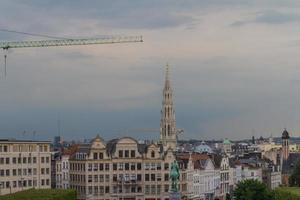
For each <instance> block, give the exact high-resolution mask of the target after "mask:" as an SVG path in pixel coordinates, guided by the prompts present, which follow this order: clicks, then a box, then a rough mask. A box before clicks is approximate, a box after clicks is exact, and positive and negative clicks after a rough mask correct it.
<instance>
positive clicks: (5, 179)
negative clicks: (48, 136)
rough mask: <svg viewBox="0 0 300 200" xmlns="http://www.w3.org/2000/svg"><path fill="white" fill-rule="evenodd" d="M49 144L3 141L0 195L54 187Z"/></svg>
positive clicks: (1, 143)
mask: <svg viewBox="0 0 300 200" xmlns="http://www.w3.org/2000/svg"><path fill="white" fill-rule="evenodd" d="M50 160H51V153H50V142H47V141H26V140H0V194H1V195H4V194H9V193H14V192H18V191H21V190H25V189H29V188H41V189H45V188H50V187H51V172H50V170H51V161H50Z"/></svg>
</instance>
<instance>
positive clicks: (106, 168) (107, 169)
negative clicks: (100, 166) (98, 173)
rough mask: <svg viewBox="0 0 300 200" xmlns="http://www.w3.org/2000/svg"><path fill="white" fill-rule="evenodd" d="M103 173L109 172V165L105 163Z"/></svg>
mask: <svg viewBox="0 0 300 200" xmlns="http://www.w3.org/2000/svg"><path fill="white" fill-rule="evenodd" d="M105 171H109V163H105Z"/></svg>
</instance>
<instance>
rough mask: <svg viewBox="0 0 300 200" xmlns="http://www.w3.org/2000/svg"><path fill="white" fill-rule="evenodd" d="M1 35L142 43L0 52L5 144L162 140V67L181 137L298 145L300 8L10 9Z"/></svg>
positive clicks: (48, 0) (140, 4) (10, 4)
mask: <svg viewBox="0 0 300 200" xmlns="http://www.w3.org/2000/svg"><path fill="white" fill-rule="evenodd" d="M0 29H10V30H17V31H22V32H30V33H37V34H46V35H51V36H57V37H66V38H92V37H103V36H107V35H121V36H123V35H133V36H135V35H142V36H143V39H144V42H143V43H130V44H108V45H91V46H72V47H49V48H28V49H13V50H9V52H8V55H7V57H8V60H7V65H8V66H7V77H4V75H3V73H4V67H3V64H4V59H3V57H4V56H3V55H4V53H3V52H1V55H0V137H1V138H23V139H32V138H33V136H32V133H33V132H35V133H36V134H35V137H34V139H47V140H50V139H52V138H53V137H54V136H55V135H58V134H59V133H60V134H61V135H62V137H63V138H64V139H65V140H72V139H75V140H77V139H84V138H93V137H95V136H96V135H97V134H99V135H100V136H102V137H103V138H104V139H106V140H109V139H112V138H116V137H122V136H132V137H134V138H137V139H158V138H159V133H158V132H155V131H154V132H143V131H142V130H141V129H157V130H158V129H159V125H160V109H161V104H162V89H163V84H164V72H165V65H166V63H169V65H170V67H171V69H170V70H171V83H172V87H173V91H174V106H175V112H176V125H177V127H178V128H182V129H184V131H185V132H184V134H183V135H181V136H180V139H199V140H206V139H223V138H229V139H231V140H237V139H242V138H251V137H252V135H254V136H255V137H259V136H264V137H269V136H270V135H272V136H280V135H281V133H282V131H283V129H284V128H287V129H288V131H289V132H290V135H291V136H294V137H296V136H300V135H299V130H300V123H299V119H300V109H298V108H299V106H300V93H299V84H300V56H299V52H300V1H298V0H295V1H293V0H285V1H282V0H268V1H267V0H253V1H244V0H240V1H234V0H223V1H217V0H209V1H198V0H194V1H192V0H185V1H179V0H152V1H146V0H115V1H109V0H107V1H105V0H103V1H98V0H91V1H83V0H82V1H78V0H72V1H71V0H70V1H67V0H43V1H40V0H28V1H22V0H2V1H1V2H0ZM41 39H45V38H39V37H32V36H28V35H19V34H14V33H6V32H0V41H19V40H41ZM297 88H298V89H297ZM58 121H59V124H60V125H58ZM58 127H60V128H58ZM24 131H25V133H26V134H25V135H24V134H22V133H23V132H24Z"/></svg>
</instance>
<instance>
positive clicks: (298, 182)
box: [289, 160, 300, 187]
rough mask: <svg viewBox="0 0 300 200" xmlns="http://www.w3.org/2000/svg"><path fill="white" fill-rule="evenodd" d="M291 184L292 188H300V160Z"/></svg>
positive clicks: (291, 178)
mask: <svg viewBox="0 0 300 200" xmlns="http://www.w3.org/2000/svg"><path fill="white" fill-rule="evenodd" d="M289 182H290V185H291V186H297V187H299V186H300V160H299V161H298V162H297V163H296V165H295V168H294V170H293V173H292V175H291V177H290V180H289Z"/></svg>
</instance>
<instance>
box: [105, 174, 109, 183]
mask: <svg viewBox="0 0 300 200" xmlns="http://www.w3.org/2000/svg"><path fill="white" fill-rule="evenodd" d="M105 182H109V174H106V175H105Z"/></svg>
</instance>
